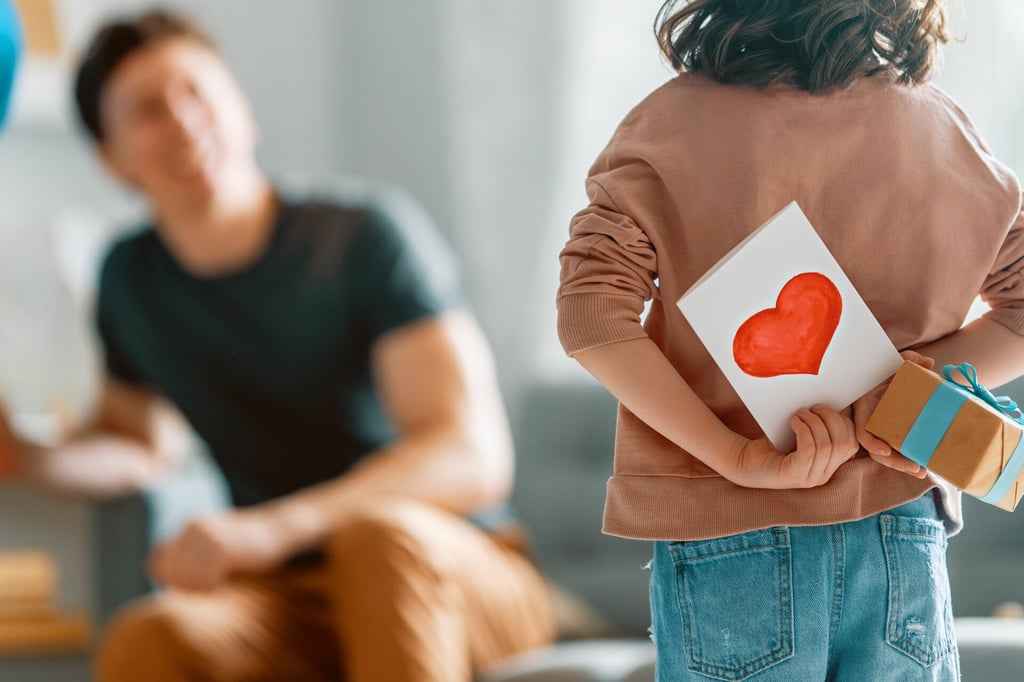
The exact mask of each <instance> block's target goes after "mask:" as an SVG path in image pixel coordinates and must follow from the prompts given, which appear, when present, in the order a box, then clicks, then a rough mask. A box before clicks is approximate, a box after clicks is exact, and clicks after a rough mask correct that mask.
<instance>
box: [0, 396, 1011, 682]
mask: <svg viewBox="0 0 1024 682" xmlns="http://www.w3.org/2000/svg"><path fill="white" fill-rule="evenodd" d="M521 404H522V408H521V410H520V414H519V417H518V418H517V419H516V420H515V424H514V430H515V434H516V443H517V451H518V453H519V460H518V473H517V483H516V488H515V491H514V497H513V501H514V503H515V506H516V510H517V512H518V514H519V516H520V517H521V518H522V519H523V521H524V522H525V523H526V524H527V526H528V527H529V528H530V530H531V532H532V535H533V540H534V545H535V549H536V552H537V555H538V560H539V562H540V564H541V567H542V568H543V570H544V572H545V573H546V575H548V576H549V577H550V579H551V580H552V582H553V583H554V584H555V585H557V586H558V588H559V592H560V593H562V594H567V595H572V598H571V599H569V600H568V602H567V608H565V609H562V610H563V611H564V612H565V614H566V617H565V619H564V621H565V622H564V633H563V634H564V638H565V639H564V641H562V642H560V643H559V644H557V645H556V646H554V647H551V648H550V649H545V650H542V651H536V652H530V653H528V654H524V655H522V656H519V657H516V658H514V659H512V660H509V661H506V662H503V663H502V664H501V665H499V666H496V667H494V668H492V669H490V670H488V671H485V673H484V674H483V675H482V676H481V679H480V682H651V681H652V680H653V679H654V650H653V646H652V645H651V643H650V642H649V640H648V639H647V636H646V634H647V633H646V630H647V624H648V611H647V573H646V571H645V570H644V566H645V564H646V563H647V561H648V559H649V553H650V547H649V545H648V544H647V543H642V542H633V541H627V540H621V539H618V538H612V537H608V536H604V535H602V534H601V533H600V520H601V510H602V505H603V498H604V486H605V481H606V480H607V477H608V475H609V472H610V469H611V450H612V439H613V435H614V415H615V403H614V400H613V399H612V398H611V397H610V396H609V395H608V394H607V393H606V392H605V391H604V390H603V389H602V388H601V387H600V386H598V385H596V384H595V383H593V382H590V381H585V380H583V379H581V380H579V381H578V382H577V383H571V384H565V383H559V384H554V383H552V384H541V385H537V386H534V387H533V388H532V389H531V390H530V392H529V394H528V395H527V396H526V397H525V399H524V400H523V402H522V403H521ZM225 500H226V497H225V493H224V488H223V484H222V482H221V481H220V480H219V477H218V475H217V474H216V472H215V471H214V470H213V469H212V467H211V466H210V465H209V464H208V463H206V462H205V461H204V460H202V459H196V460H193V461H190V462H189V463H188V464H187V465H185V466H184V467H183V468H182V469H181V470H179V471H177V472H175V473H174V474H173V475H171V476H169V477H167V478H166V479H165V480H163V481H161V482H160V483H159V484H157V485H155V486H153V487H152V488H150V489H148V490H146V491H144V492H143V493H141V494H138V495H133V496H130V497H126V498H123V499H119V500H114V501H111V502H106V503H103V504H98V505H96V506H95V507H94V508H93V510H92V514H93V523H92V527H93V537H92V538H91V544H92V549H93V552H92V554H93V556H94V558H95V566H93V567H92V568H91V571H90V574H91V575H93V576H94V586H93V589H94V606H95V611H96V617H97V620H98V622H100V623H102V622H103V621H104V620H106V619H107V618H108V617H109V615H110V614H111V613H112V611H113V610H115V609H116V608H117V607H118V606H119V605H121V604H123V603H124V602H126V601H127V600H129V599H131V598H133V597H135V596H138V595H141V594H144V593H145V592H147V591H148V590H150V589H151V585H150V583H149V581H148V580H147V579H146V577H145V574H144V573H143V571H142V565H143V560H144V557H145V556H146V554H147V552H148V549H149V547H150V546H151V545H152V543H153V542H155V541H156V540H158V539H159V538H161V537H166V536H167V535H168V534H170V533H172V532H173V531H174V530H175V529H177V528H179V527H180V526H181V524H182V523H184V521H185V520H186V519H187V518H189V517H190V516H191V515H193V514H197V513H202V512H204V511H210V510H212V509H216V508H218V507H221V506H223V505H224V504H225ZM965 506H966V513H967V517H968V527H967V529H966V530H965V531H964V532H963V533H961V534H960V535H959V536H957V537H955V538H953V539H952V540H951V542H950V547H949V566H950V578H951V581H952V589H953V600H954V601H953V604H954V610H955V613H956V615H957V635H958V640H959V645H960V655H961V665H962V670H963V679H964V680H967V681H969V682H989V681H992V682H995V681H999V682H1004V681H1006V680H1016V679H1024V619H995V618H990V617H988V616H989V614H991V613H992V611H993V610H994V609H996V608H997V607H998V606H999V605H1000V604H1002V603H1004V602H1007V601H1019V602H1024V585H1022V583H1021V581H1020V580H1019V576H1021V575H1024V524H1022V523H1021V522H1020V519H1019V515H1020V514H1021V513H1024V512H1020V511H1018V512H1017V514H1016V515H1012V514H1007V513H1006V512H1004V511H1001V510H998V509H995V508H993V507H988V506H987V505H984V504H982V503H980V502H977V501H975V500H973V499H965ZM87 670H88V667H87V662H86V660H85V657H84V656H77V657H76V656H72V657H34V658H19V659H6V660H0V680H5V681H7V680H10V681H11V682H85V681H86V680H87V679H88V673H87ZM754 679H756V678H754ZM140 680H143V678H140Z"/></svg>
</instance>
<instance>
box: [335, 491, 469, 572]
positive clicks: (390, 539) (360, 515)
mask: <svg viewBox="0 0 1024 682" xmlns="http://www.w3.org/2000/svg"><path fill="white" fill-rule="evenodd" d="M461 523H465V522H464V521H463V520H461V519H458V518H456V517H453V516H451V515H450V514H448V513H447V512H444V511H442V510H439V509H436V508H434V507H432V506H430V505H426V504H423V503H419V502H414V501H393V500H382V501H381V502H380V503H379V504H377V505H373V506H370V507H367V508H365V509H363V510H360V511H359V512H357V513H355V514H353V515H352V516H350V517H349V518H348V519H347V520H346V521H345V523H343V524H342V525H341V526H339V527H338V528H337V529H335V531H334V532H333V533H332V534H331V537H330V538H329V539H328V542H327V545H326V547H325V549H326V553H327V556H328V559H329V561H330V562H331V563H332V565H334V566H335V568H336V569H337V570H338V571H341V572H343V573H346V574H350V575H353V576H355V575H358V574H370V575H373V576H375V577H376V578H378V579H386V578H387V576H389V575H399V576H400V575H402V574H409V573H419V574H423V573H427V574H430V575H431V576H432V577H434V578H436V579H443V578H444V576H445V575H447V574H448V573H449V572H450V568H451V567H450V566H449V565H448V563H449V562H450V561H451V554H452V553H451V552H450V551H446V549H447V548H448V547H450V543H451V542H453V541H456V540H455V538H454V537H453V535H454V533H453V532H452V527H453V526H457V525H458V524H461ZM375 582H376V581H375Z"/></svg>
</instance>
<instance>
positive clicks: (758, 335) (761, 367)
mask: <svg viewBox="0 0 1024 682" xmlns="http://www.w3.org/2000/svg"><path fill="white" fill-rule="evenodd" d="M842 312H843V297H842V296H841V295H840V294H839V289H837V288H836V285H835V284H833V283H832V280H830V279H829V278H828V277H826V276H825V275H822V274H820V273H817V272H805V273H803V274H801V275H797V276H796V277H794V278H792V279H791V280H789V281H788V282H786V285H785V286H784V287H782V291H780V292H779V297H778V299H776V301H775V307H774V308H769V309H767V310H762V311H761V312H759V313H756V314H754V315H753V316H752V317H751V318H750V319H748V320H747V321H746V322H744V323H743V324H742V325H740V328H739V330H738V331H737V332H736V336H735V337H734V338H733V341H732V356H733V358H734V359H735V360H736V364H737V365H738V366H739V368H740V369H741V370H743V371H744V372H745V373H746V374H749V375H750V376H754V377H761V378H768V377H777V376H780V375H782V374H817V373H818V369H820V367H821V360H822V358H824V357H825V351H826V350H828V346H829V344H830V343H832V337H833V336H834V335H835V333H836V327H838V326H839V318H840V316H841V315H842Z"/></svg>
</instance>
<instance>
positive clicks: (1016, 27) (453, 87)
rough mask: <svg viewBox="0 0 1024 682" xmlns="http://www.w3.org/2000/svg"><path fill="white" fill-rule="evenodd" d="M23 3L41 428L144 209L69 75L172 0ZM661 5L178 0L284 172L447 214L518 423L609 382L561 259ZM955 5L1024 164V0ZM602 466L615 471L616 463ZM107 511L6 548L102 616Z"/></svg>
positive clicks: (17, 129) (23, 533) (1, 298)
mask: <svg viewBox="0 0 1024 682" xmlns="http://www.w3.org/2000/svg"><path fill="white" fill-rule="evenodd" d="M17 4H18V6H19V7H20V8H21V10H22V13H23V15H24V16H25V17H26V22H27V24H28V32H29V40H30V46H31V49H32V51H31V53H30V55H29V56H28V59H27V63H26V64H25V68H24V69H23V70H22V72H21V74H20V81H19V84H18V89H17V91H16V94H15V100H14V111H13V121H12V125H11V127H10V129H9V130H8V132H7V134H6V135H4V136H3V137H2V138H0V357H2V358H3V362H0V399H2V400H3V401H5V402H6V403H7V404H8V405H10V406H11V409H12V411H14V412H16V413H20V414H22V415H26V417H25V419H26V420H27V421H31V418H32V417H33V415H36V416H37V415H47V414H50V415H52V414H55V413H59V414H64V415H70V418H72V419H74V418H80V417H81V415H83V414H86V413H87V412H88V409H89V400H90V396H91V393H90V391H91V390H92V388H91V387H92V385H93V383H94V379H93V376H94V374H93V372H94V368H95V363H96V354H95V346H94V343H95V342H94V340H93V339H92V337H91V334H92V331H91V326H90V320H89V310H90V309H89V306H90V301H91V296H92V288H93V284H94V278H95V273H96V268H97V265H98V260H99V258H100V257H101V255H102V253H103V249H104V247H105V245H106V244H107V243H108V241H109V240H110V239H111V238H112V237H114V236H115V235H116V234H118V233H119V232H120V231H121V230H123V229H126V228H130V227H133V226H134V225H135V224H136V220H137V219H138V218H139V217H140V216H141V215H142V209H143V207H142V206H141V205H139V204H138V203H137V201H136V200H135V199H134V198H133V197H132V196H131V195H130V194H129V193H128V192H127V191H125V190H123V189H121V188H119V187H117V186H116V185H114V184H113V183H112V182H111V181H109V180H108V179H107V178H106V177H105V175H104V173H103V172H102V169H101V168H100V166H99V164H98V163H97V161H96V159H95V158H94V156H93V154H92V151H91V149H90V147H89V144H88V142H87V141H86V140H85V138H84V136H83V135H81V134H80V132H79V130H78V129H77V122H76V121H75V120H74V119H73V117H72V114H71V106H70V90H71V85H70V75H71V70H72V68H73V64H74V62H75V59H76V55H77V52H76V51H77V50H79V49H80V48H81V45H82V43H83V42H84V41H85V40H86V39H87V38H88V37H89V36H90V34H91V33H92V31H93V30H94V28H95V27H96V25H97V24H98V23H99V22H100V21H101V20H103V19H104V18H106V17H108V16H109V15H111V14H116V13H122V12H137V11H139V10H142V9H144V8H147V7H149V6H151V3H148V2H143V1H141V0H18V2H17ZM660 5H661V2H660V0H628V1H626V0H517V1H516V2H496V1H486V0H485V1H481V0H396V1H392V2H373V1H372V0H290V1H289V2H287V3H284V2H267V1H265V0H257V1H253V0H216V1H215V2H209V1H205V2H204V1H200V0H173V1H170V2H164V3H163V6H166V7H170V8H174V9H179V10H184V11H186V12H188V13H190V14H192V15H193V16H195V17H196V18H197V19H198V20H199V21H200V22H201V23H202V24H204V25H205V26H206V27H207V28H208V29H209V31H210V32H211V33H212V35H213V36H214V38H215V39H216V40H218V42H219V43H220V45H221V47H222V49H223V52H224V54H225V57H226V59H227V61H228V63H229V64H230V66H231V67H232V68H233V70H234V71H235V74H236V75H237V77H238V79H239V80H240V82H241V85H242V87H243V89H244V90H245V91H246V92H247V93H248V95H249V97H250V99H251V102H252V105H253V107H254V110H255V114H256V118H257V120H258V122H259V124H260V128H261V133H262V136H261V146H260V158H261V160H262V163H263V165H264V167H265V168H266V169H267V170H268V171H269V172H270V173H271V175H272V176H274V177H276V178H281V179H286V178H289V177H291V176H295V175H299V176H304V177H311V178H314V179H317V178H331V177H335V176H343V175H355V176H363V177H370V178H373V179H377V180H383V181H385V182H390V183H394V184H396V185H398V186H400V187H402V188H403V189H404V190H406V191H407V192H408V193H410V194H411V195H412V196H413V197H414V198H415V199H417V200H418V201H419V202H420V203H422V204H423V205H424V206H425V207H426V208H427V210H428V211H429V212H430V214H431V215H432V216H433V218H434V219H435V221H436V223H437V224H438V226H439V228H440V230H441V232H442V233H443V234H444V235H445V236H446V237H447V239H448V240H449V242H450V243H451V244H452V245H453V246H454V248H455V251H456V252H457V254H458V255H459V257H460V259H461V262H462V264H463V267H464V280H465V283H466V286H467V290H468V292H469V294H470V297H471V301H472V303H473V306H474V309H475V312H476V314H477V315H478V317H479V319H480V320H481V322H482V324H483V327H484V329H485V331H486V333H487V335H488V337H489V338H490V341H491V343H492V345H493V347H494V350H495V353H496V355H497V359H498V365H499V368H500V375H501V381H502V387H503V390H504V392H505V397H506V400H507V404H508V406H509V409H510V413H511V415H512V420H513V423H514V424H515V423H519V422H520V421H521V418H522V416H523V414H524V410H525V409H526V407H527V404H528V402H529V396H530V395H532V394H533V393H532V392H533V391H535V389H536V387H537V386H538V385H540V386H548V385H551V384H562V383H567V384H575V383H586V382H589V379H588V378H587V377H586V376H585V374H584V373H583V372H582V370H580V369H579V368H578V367H577V366H576V365H575V363H573V362H572V361H570V360H567V359H565V358H564V356H563V355H562V352H561V349H560V348H559V346H558V343H557V340H556V338H555V308H554V293H555V289H556V284H557V273H558V263H557V257H556V256H557V253H558V251H559V249H560V248H561V245H562V243H563V242H564V240H565V237H566V235H567V226H568V220H569V218H570V216H571V215H572V214H573V213H574V212H575V211H576V210H577V209H578V208H580V207H581V206H582V205H583V202H584V201H585V196H584V193H583V180H584V178H585V176H586V171H587V168H588V166H589V164H590V162H591V161H592V160H593V159H594V157H595V156H596V155H597V153H598V152H599V151H600V150H601V148H602V147H603V145H604V144H605V142H606V141H607V139H608V138H609V136H610V135H611V133H612V131H613V129H614V127H615V125H616V124H617V123H618V121H619V120H620V119H621V118H622V117H623V116H624V115H625V114H626V112H627V111H628V110H629V109H630V107H631V106H633V105H634V104H635V103H636V102H638V101H639V100H640V99H641V98H642V97H643V96H644V95H645V94H646V93H647V92H649V91H650V90H652V89H653V88H655V87H657V86H658V85H659V84H661V83H662V82H664V81H665V80H667V79H668V78H670V77H671V75H672V74H671V72H670V71H669V69H668V68H667V67H666V66H665V65H664V64H663V63H662V62H661V60H660V59H659V56H658V52H657V47H656V44H655V41H654V38H653V34H652V33H653V32H652V25H653V20H654V16H655V13H656V11H657V9H658V8H659V7H660ZM951 15H952V28H953V33H954V37H955V40H954V42H953V43H952V44H951V45H950V46H949V47H948V48H947V50H946V53H945V54H946V57H945V65H944V66H943V68H942V70H941V72H940V74H939V77H938V83H939V84H940V85H941V86H942V87H943V88H944V89H946V90H947V91H948V92H950V93H951V94H952V95H953V97H954V98H956V99H957V100H959V102H960V103H961V104H962V105H963V106H964V108H965V109H966V110H967V111H968V113H969V114H970V115H971V116H972V117H973V118H974V120H975V122H976V124H977V126H978V127H979V128H980V130H981V131H982V133H983V134H984V135H985V137H986V138H987V140H988V141H989V142H990V144H991V146H992V147H993V148H994V150H995V152H996V154H997V155H998V156H999V157H1001V158H1002V159H1004V160H1005V161H1006V162H1008V163H1009V164H1010V165H1011V166H1012V167H1013V168H1014V169H1015V170H1016V171H1017V173H1018V174H1020V173H1022V172H1024V128H1022V126H1021V125H1020V121H1021V120H1022V117H1024V42H1022V41H1021V40H1020V35H1021V34H1022V32H1024V3H1021V2H1020V0H971V2H970V3H969V4H968V3H967V2H966V1H965V0H953V2H952V4H951ZM24 427H25V428H31V427H32V425H31V424H30V423H26V424H24ZM522 440H523V439H522V438H520V441H521V442H522ZM608 452H609V453H610V443H608ZM599 466H603V467H604V468H603V469H602V470H600V471H599V472H598V475H597V476H596V477H595V480H600V481H603V479H604V477H606V476H607V475H608V473H610V470H611V460H610V457H609V458H608V459H607V461H604V462H602V463H600V464H599ZM599 494H600V493H599ZM597 513H598V516H594V517H593V518H592V519H591V520H590V528H591V530H592V531H593V533H595V534H596V533H597V532H598V529H599V524H600V518H599V508H598V509H597ZM26 519H31V521H30V522H28V521H26ZM89 524H90V515H89V510H88V508H87V507H85V506H82V505H78V504H75V503H71V502H59V503H58V502H54V501H52V500H49V499H45V500H44V499H42V498H37V497H34V496H32V495H30V494H27V493H23V492H21V491H16V490H0V547H10V546H17V545H19V544H26V543H31V544H33V545H37V546H46V547H48V548H50V549H51V550H52V551H54V552H56V554H57V556H58V558H59V560H60V563H61V564H62V565H63V566H70V567H81V570H77V568H76V569H75V570H70V571H67V570H66V571H64V572H63V573H62V578H61V580H62V585H61V594H62V600H64V601H65V603H67V604H68V605H69V606H71V607H81V608H85V609H88V608H90V607H91V604H90V599H91V596H90V593H89V589H88V587H87V586H88V585H89V584H90V581H91V580H92V576H90V575H89V574H88V573H89V570H90V569H89V568H88V567H89V566H91V565H92V563H91V557H90V552H91V551H93V547H92V546H91V545H90V544H89V542H87V540H86V538H87V537H88V533H89Z"/></svg>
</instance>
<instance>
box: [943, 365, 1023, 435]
mask: <svg viewBox="0 0 1024 682" xmlns="http://www.w3.org/2000/svg"><path fill="white" fill-rule="evenodd" d="M954 372H960V375H961V376H963V378H965V379H967V383H966V384H961V383H960V382H959V381H957V380H956V377H954V376H953V373H954ZM942 374H943V376H945V377H946V380H947V381H949V382H951V383H952V384H953V385H954V386H957V387H959V388H962V389H963V390H965V391H969V392H970V393H972V394H973V395H975V396H977V397H978V398H981V399H982V400H984V401H985V402H986V403H988V404H989V405H991V406H992V407H994V408H995V409H996V411H997V412H1000V413H1002V414H1005V415H1006V416H1007V417H1009V418H1010V419H1012V420H1014V421H1015V422H1017V423H1018V424H1021V425H1022V426H1024V413H1022V412H1021V411H1020V408H1019V407H1017V403H1015V402H1014V401H1013V400H1011V399H1010V397H1009V396H1005V395H992V393H991V392H990V391H989V390H988V389H987V388H985V387H984V386H982V385H981V383H980V382H979V381H978V370H976V369H975V368H974V365H972V364H971V363H969V362H965V363H963V364H961V365H946V366H945V367H943V368H942Z"/></svg>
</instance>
